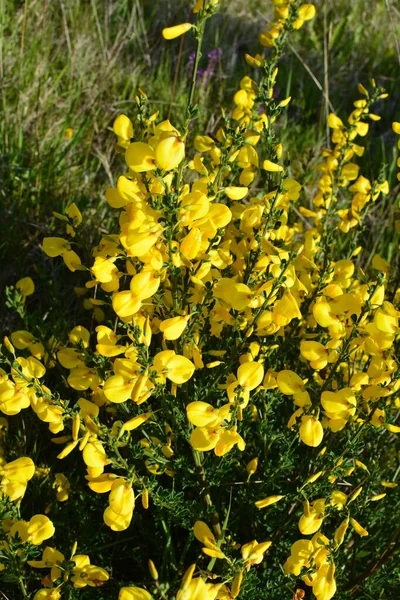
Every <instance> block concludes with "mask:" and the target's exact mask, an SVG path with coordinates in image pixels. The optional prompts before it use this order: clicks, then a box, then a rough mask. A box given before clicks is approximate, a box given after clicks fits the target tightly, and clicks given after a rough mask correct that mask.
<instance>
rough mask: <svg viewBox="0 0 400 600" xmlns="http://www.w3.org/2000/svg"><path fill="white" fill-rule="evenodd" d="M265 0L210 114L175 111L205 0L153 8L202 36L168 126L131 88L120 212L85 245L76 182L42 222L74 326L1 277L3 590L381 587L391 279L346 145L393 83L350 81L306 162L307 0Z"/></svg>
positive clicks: (391, 575) (393, 342)
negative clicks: (296, 93)
mask: <svg viewBox="0 0 400 600" xmlns="http://www.w3.org/2000/svg"><path fill="white" fill-rule="evenodd" d="M274 5H275V21H274V22H271V23H268V24H267V26H266V29H265V31H264V32H262V33H261V36H260V42H261V45H262V46H263V47H264V48H265V49H266V51H265V52H264V53H263V54H256V55H255V56H251V55H248V54H247V55H246V62H247V63H248V65H249V67H250V68H251V73H252V77H250V76H249V75H246V76H245V77H244V78H243V79H242V80H241V81H240V85H239V89H238V90H237V92H236V93H235V94H234V97H233V105H234V106H233V110H230V109H229V110H228V109H226V110H225V111H224V112H223V113H222V114H221V117H220V120H219V123H218V124H217V125H216V126H215V129H213V130H212V131H205V135H196V136H193V135H192V134H191V129H192V123H193V121H194V120H195V119H196V118H197V117H198V115H199V113H200V112H201V106H198V105H197V104H196V100H195V98H196V75H197V71H198V67H199V60H200V57H201V48H202V40H203V35H204V30H205V27H206V23H207V20H208V19H209V18H211V17H212V16H213V14H214V13H215V12H216V10H217V8H218V2H217V0H205V1H202V0H198V1H197V2H196V4H195V7H194V10H193V12H194V13H195V15H196V23H195V24H192V23H183V24H179V25H174V26H172V27H168V28H166V29H164V31H163V35H164V38H165V39H167V40H170V39H174V38H175V37H179V36H181V35H183V34H185V33H187V32H192V33H193V34H194V35H195V37H196V39H197V51H196V54H195V57H194V59H193V73H192V77H191V82H190V89H189V92H188V102H187V109H186V114H185V116H184V124H183V127H182V128H181V130H180V131H178V130H177V129H176V128H175V127H174V126H173V125H172V124H171V123H170V121H169V120H163V121H162V120H160V119H159V116H158V113H157V112H156V113H152V110H151V106H150V105H149V102H148V100H147V97H146V95H145V93H144V92H142V91H140V93H139V94H138V96H137V98H136V105H137V106H136V113H135V115H134V118H133V121H131V120H130V119H129V118H128V117H127V116H125V115H123V114H121V115H120V116H118V118H117V119H116V121H115V122H114V127H113V129H114V132H115V134H116V136H117V142H116V144H115V151H116V152H117V153H120V154H121V155H122V156H123V158H124V160H125V165H126V166H125V167H122V161H121V171H123V174H122V175H120V176H119V178H118V181H117V185H116V187H115V188H109V189H107V190H106V198H107V202H108V204H109V206H110V211H114V212H115V215H116V218H115V219H114V223H115V227H114V229H113V230H110V231H103V230H101V231H98V232H97V231H96V232H94V233H93V232H92V235H94V237H97V240H96V241H97V243H96V245H95V246H94V247H93V248H89V247H88V243H87V236H86V233H85V229H84V219H83V217H82V214H81V212H80V210H79V208H78V206H77V205H76V204H75V203H71V204H69V206H68V208H67V210H66V212H65V214H58V213H54V214H55V217H57V218H58V219H59V220H60V226H61V225H62V226H63V227H65V229H64V230H63V231H64V233H63V234H62V236H63V237H61V234H60V237H46V238H45V239H44V240H43V251H44V252H45V254H46V255H47V256H49V257H51V258H53V259H56V260H60V259H62V260H63V261H64V263H65V266H66V267H67V269H69V270H70V271H71V272H72V273H74V274H75V275H76V278H77V279H76V281H77V286H76V287H75V292H76V295H77V296H78V297H79V298H82V299H83V300H82V301H83V307H84V308H85V309H87V312H86V319H85V320H84V321H80V323H79V324H76V325H75V326H74V327H73V328H72V329H71V330H70V331H69V335H68V339H61V338H60V336H59V335H58V334H57V332H54V334H53V335H51V336H49V335H45V333H44V332H45V330H46V328H45V325H44V320H45V315H43V321H42V322H38V321H35V320H34V318H31V316H30V312H29V296H31V295H32V294H33V293H34V291H35V285H34V282H33V281H32V279H31V278H29V277H26V278H24V279H22V280H20V281H18V282H17V284H16V286H15V288H9V289H8V290H7V303H8V306H9V307H11V308H13V309H14V310H15V311H16V312H17V313H18V315H19V318H20V319H21V321H22V323H23V326H21V328H20V329H17V330H15V331H13V332H12V333H11V334H10V336H9V337H6V338H5V339H4V346H3V351H2V364H3V366H4V370H2V371H1V376H0V410H1V411H2V413H3V414H4V415H5V416H4V417H2V418H1V427H2V429H1V434H2V437H1V452H2V454H1V463H2V472H1V489H2V493H3V500H2V502H1V509H2V513H3V531H2V540H1V554H0V568H1V569H2V572H3V575H4V581H5V584H6V586H7V589H6V591H8V590H9V589H13V590H14V592H13V593H15V590H16V589H18V590H19V591H18V592H17V593H18V594H19V595H20V596H19V597H23V598H33V599H34V600H45V599H46V600H59V599H60V598H117V597H118V598H119V600H132V599H133V600H148V599H150V598H151V597H155V598H160V599H161V598H162V599H164V600H166V599H168V598H173V597H176V599H177V600H203V599H204V600H214V598H218V599H220V600H229V599H230V598H236V597H238V596H239V595H240V597H242V598H249V599H256V598H274V599H275V598H276V599H279V598H282V599H283V598H290V597H291V598H294V599H296V600H300V599H301V598H305V597H306V595H309V597H315V598H317V600H330V598H332V597H333V596H334V595H335V593H336V589H337V588H338V590H339V593H340V597H341V598H351V597H356V596H358V597H371V596H369V595H368V594H369V593H373V594H375V595H376V596H374V597H383V596H382V594H381V590H382V589H383V590H384V593H385V596H384V597H385V598H389V597H393V598H394V597H395V593H396V592H395V590H396V585H397V584H396V581H398V576H399V574H400V571H399V569H398V568H397V569H395V568H394V567H393V566H392V563H391V559H392V558H393V557H394V556H395V555H396V554H397V553H398V549H397V548H398V547H397V546H396V538H397V536H398V533H399V530H398V529H396V528H397V527H398V516H399V495H398V490H397V489H396V487H397V483H396V478H397V476H398V472H399V470H400V467H399V464H398V460H399V449H398V441H397V434H398V433H400V426H399V425H398V424H397V422H396V420H397V418H398V413H399V407H400V405H399V398H398V390H399V387H400V367H399V364H398V360H397V356H398V343H399V326H398V319H399V316H400V312H399V311H398V309H397V306H398V302H399V282H400V280H399V276H398V274H397V273H398V270H397V269H396V265H395V264H393V265H391V264H390V263H389V262H388V261H387V260H385V259H384V258H383V257H382V256H380V255H379V254H377V253H376V252H377V251H378V250H379V241H378V242H377V244H376V248H375V249H374V251H373V253H372V255H371V253H370V251H369V249H368V248H365V240H366V239H368V237H367V236H368V230H369V228H370V227H371V222H370V215H371V213H372V211H373V210H374V207H375V206H376V204H377V203H385V202H387V198H389V199H391V201H392V196H390V195H389V184H388V181H387V180H386V179H385V175H384V173H385V167H384V166H382V167H381V168H378V169H377V174H376V178H375V179H373V180H370V179H367V178H366V177H364V176H363V175H362V174H361V170H360V166H359V164H358V162H359V159H360V158H361V157H362V155H363V153H364V147H363V146H362V145H361V141H362V140H360V138H364V137H365V136H366V135H367V134H368V130H369V126H370V125H373V123H374V122H375V121H377V120H379V118H380V117H379V116H378V115H377V114H375V112H372V111H373V110H375V104H376V103H378V102H379V101H380V100H383V99H384V98H385V97H386V95H387V94H386V93H385V91H384V90H383V89H382V88H381V87H379V86H377V85H376V83H375V82H374V81H373V80H371V81H370V83H369V85H368V86H366V87H364V85H363V84H361V83H360V84H358V92H359V94H360V96H361V97H360V98H359V99H357V100H356V101H355V102H354V110H353V111H352V113H351V114H350V116H349V117H348V119H347V120H345V119H341V118H340V117H339V116H337V115H336V114H334V113H330V114H329V116H328V119H327V123H328V126H329V128H330V129H331V130H332V134H331V141H330V143H329V144H328V147H326V148H324V149H323V150H322V151H321V156H320V160H319V161H318V163H317V164H316V165H313V164H311V166H310V165H302V164H300V163H299V161H296V160H295V157H293V156H291V153H290V148H284V147H283V145H282V144H281V143H280V137H279V136H280V130H279V117H280V115H281V114H282V112H283V111H284V110H285V107H287V105H288V104H289V103H290V97H289V98H281V97H280V96H279V92H278V91H277V89H276V85H275V84H276V77H277V73H278V66H277V65H278V62H279V60H280V58H281V56H282V54H283V52H284V47H285V42H286V41H287V38H288V36H289V35H292V33H293V32H295V31H296V30H298V29H300V28H301V27H302V26H303V25H304V23H305V22H306V21H308V20H311V19H312V18H313V17H314V14H315V8H314V6H313V5H312V4H302V5H301V4H300V3H299V2H298V1H297V0H296V1H288V2H286V1H284V0H274ZM373 107H374V108H373ZM288 126H290V121H289V122H288ZM393 130H394V132H395V134H400V124H399V123H394V124H393ZM391 225H393V231H392V232H391V233H390V235H391V236H393V237H392V240H393V244H394V245H395V246H396V247H397V244H398V233H397V231H398V229H399V228H398V223H397V222H395V223H394V224H391ZM55 310H59V318H60V320H63V319H65V320H68V322H69V321H70V320H71V319H72V318H73V315H69V314H67V313H68V305H67V306H66V309H65V312H64V309H63V307H56V309H55ZM16 415H17V416H16ZM8 417H11V418H10V419H8ZM47 429H48V430H49V431H50V433H48V431H47ZM396 445H397V446H396ZM28 454H29V456H28ZM36 513H37V514H36ZM102 513H103V516H101V514H102ZM48 515H49V516H48ZM47 544H51V545H47ZM78 550H79V552H81V551H82V554H77V552H78ZM92 560H93V563H94V564H92V562H91V561H92ZM40 570H42V571H40ZM40 573H44V574H45V576H44V578H43V579H41V575H40ZM381 577H382V578H383V577H384V582H383V583H382V580H381ZM40 579H41V581H40ZM10 593H11V592H10ZM364 593H365V594H366V595H365V596H363V595H360V594H364ZM378 593H380V596H377V594H378ZM390 594H392V596H391V595H390Z"/></svg>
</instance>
